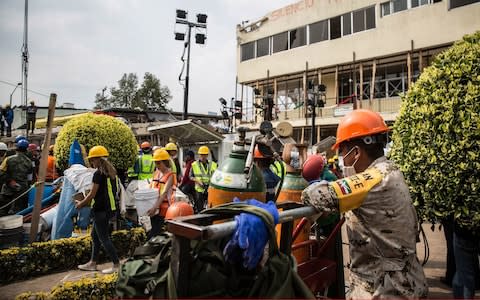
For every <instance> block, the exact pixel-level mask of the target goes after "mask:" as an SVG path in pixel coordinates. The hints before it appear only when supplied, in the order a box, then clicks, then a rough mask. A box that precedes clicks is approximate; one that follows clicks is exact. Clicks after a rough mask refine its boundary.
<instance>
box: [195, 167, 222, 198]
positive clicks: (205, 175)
mask: <svg viewBox="0 0 480 300" xmlns="http://www.w3.org/2000/svg"><path fill="white" fill-rule="evenodd" d="M216 169H217V163H216V162H214V161H211V162H208V164H207V169H205V167H204V164H203V163H201V162H200V161H198V160H196V161H194V162H193V163H192V172H193V176H194V177H195V178H199V179H200V181H202V182H203V184H204V186H200V185H199V184H197V183H195V191H197V192H199V193H203V192H205V186H207V185H209V184H210V177H212V174H213V172H215V170H216Z"/></svg>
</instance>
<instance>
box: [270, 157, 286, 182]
mask: <svg viewBox="0 0 480 300" xmlns="http://www.w3.org/2000/svg"><path fill="white" fill-rule="evenodd" d="M282 165H283V174H282ZM270 170H272V171H273V173H275V175H277V176H278V177H280V178H282V177H285V174H287V166H286V165H285V162H283V161H282V162H280V161H278V160H276V161H275V162H274V163H273V164H271V165H270Z"/></svg>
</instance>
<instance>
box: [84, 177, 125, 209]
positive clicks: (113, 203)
mask: <svg viewBox="0 0 480 300" xmlns="http://www.w3.org/2000/svg"><path fill="white" fill-rule="evenodd" d="M119 182H120V180H119V179H118V176H115V187H116V191H117V193H116V194H114V193H113V188H112V180H111V179H110V177H107V193H108V200H109V201H108V203H109V206H110V211H112V212H115V211H116V210H117V208H118V206H119V205H118V203H117V202H118V201H119V200H120V199H119ZM94 203H95V199H92V202H91V203H90V206H91V207H93V204H94Z"/></svg>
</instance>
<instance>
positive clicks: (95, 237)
mask: <svg viewBox="0 0 480 300" xmlns="http://www.w3.org/2000/svg"><path fill="white" fill-rule="evenodd" d="M107 157H108V151H107V149H106V148H105V147H103V146H95V147H92V148H91V149H90V151H89V152H88V159H89V160H90V164H91V165H92V167H93V168H96V169H97V170H96V171H95V173H94V174H93V179H92V182H93V186H92V189H91V190H90V193H88V195H87V196H86V197H85V199H83V200H76V201H75V206H76V208H82V207H84V206H86V205H91V206H92V213H91V214H92V219H93V228H92V255H91V258H90V261H89V262H87V263H86V264H83V265H79V266H78V268H79V269H80V270H85V271H95V270H97V260H98V255H99V254H100V245H103V247H104V248H105V250H106V251H107V253H108V255H109V256H110V258H111V259H112V261H113V267H112V268H108V269H106V270H103V271H102V273H104V274H110V273H113V272H117V271H118V267H119V265H120V261H119V259H118V255H117V251H116V249H115V246H114V245H113V243H112V240H111V239H110V232H109V226H108V225H109V220H110V218H111V217H112V216H113V215H114V213H115V211H116V210H117V209H118V208H117V207H116V206H117V204H116V201H115V196H114V195H116V194H117V191H118V188H119V186H118V182H119V181H118V179H117V171H116V170H115V168H114V167H113V165H112V164H111V163H110V162H109V161H108V160H107Z"/></svg>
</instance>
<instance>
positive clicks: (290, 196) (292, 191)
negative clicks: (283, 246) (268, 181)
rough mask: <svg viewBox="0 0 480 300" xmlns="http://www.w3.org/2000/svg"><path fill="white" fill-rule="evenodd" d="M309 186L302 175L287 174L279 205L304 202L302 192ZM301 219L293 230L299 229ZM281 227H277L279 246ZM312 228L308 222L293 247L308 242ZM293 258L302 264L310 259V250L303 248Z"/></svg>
mask: <svg viewBox="0 0 480 300" xmlns="http://www.w3.org/2000/svg"><path fill="white" fill-rule="evenodd" d="M307 186H308V183H307V182H306V181H305V179H303V177H302V176H301V175H300V173H290V172H289V173H287V174H286V175H285V178H284V179H283V184H282V188H281V190H280V194H279V195H278V199H277V204H280V203H282V202H286V201H293V202H302V200H301V197H302V191H303V190H304V189H305V188H306V187H307ZM299 222H300V219H298V220H295V221H294V223H293V230H295V228H296V227H297V225H298V223H299ZM281 226H282V225H280V224H279V225H277V228H276V230H277V232H278V238H277V239H278V244H280V238H281V232H282V231H281ZM310 227H311V222H309V221H307V223H306V224H305V225H304V226H303V228H302V231H301V232H300V234H299V235H298V237H297V238H296V239H295V240H294V241H293V242H292V244H293V245H295V244H298V243H301V242H304V241H308V240H309V239H310ZM292 254H293V256H295V258H296V259H297V263H299V264H300V263H302V262H305V261H307V260H308V259H309V258H310V248H309V246H308V247H302V248H299V249H296V250H293V252H292Z"/></svg>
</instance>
